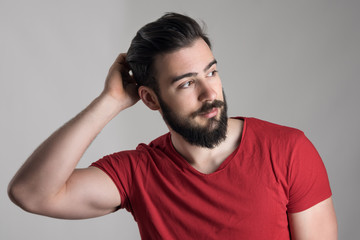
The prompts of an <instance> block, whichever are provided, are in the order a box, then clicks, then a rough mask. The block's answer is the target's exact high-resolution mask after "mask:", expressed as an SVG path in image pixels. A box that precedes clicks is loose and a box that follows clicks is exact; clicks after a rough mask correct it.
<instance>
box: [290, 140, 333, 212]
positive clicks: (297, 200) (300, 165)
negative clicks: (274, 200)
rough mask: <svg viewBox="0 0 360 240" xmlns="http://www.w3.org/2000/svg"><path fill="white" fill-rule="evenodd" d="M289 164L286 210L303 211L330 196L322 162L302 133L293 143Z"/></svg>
mask: <svg viewBox="0 0 360 240" xmlns="http://www.w3.org/2000/svg"><path fill="white" fill-rule="evenodd" d="M290 158H291V160H290V165H289V175H288V184H289V202H288V206H287V208H288V212H289V213H295V212H301V211H304V210H306V209H308V208H310V207H312V206H314V205H316V204H317V203H319V202H321V201H323V200H325V199H327V198H329V197H331V194H332V193H331V189H330V184H329V179H328V175H327V172H326V169H325V166H324V163H323V161H322V159H321V157H320V155H319V153H318V152H317V150H316V149H315V147H314V146H313V144H312V143H311V142H310V141H309V140H308V139H307V137H306V136H305V135H304V134H302V135H301V136H300V138H299V140H298V141H297V143H296V144H295V147H294V149H293V152H292V154H291V156H290Z"/></svg>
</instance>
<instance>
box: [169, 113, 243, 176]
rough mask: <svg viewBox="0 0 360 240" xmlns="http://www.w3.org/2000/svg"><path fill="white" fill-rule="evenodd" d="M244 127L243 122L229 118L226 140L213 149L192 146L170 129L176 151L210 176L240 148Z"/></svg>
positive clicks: (194, 166) (198, 169)
mask: <svg viewBox="0 0 360 240" xmlns="http://www.w3.org/2000/svg"><path fill="white" fill-rule="evenodd" d="M243 125H244V121H243V120H241V119H232V118H229V119H228V128H227V134H226V139H225V140H224V141H223V142H222V143H220V144H219V145H218V146H216V147H215V148H213V149H209V148H204V147H199V146H194V145H191V144H189V143H188V142H187V141H186V140H184V138H183V137H182V136H181V135H179V134H178V133H176V132H175V131H173V130H172V129H171V128H170V127H169V129H170V133H171V141H172V144H173V146H174V148H175V149H176V151H177V152H179V154H180V155H181V156H182V157H183V158H184V159H185V160H186V161H187V162H188V163H189V164H190V165H191V166H192V167H193V168H195V169H196V170H197V171H199V172H202V173H205V174H209V173H212V172H215V171H216V170H217V169H218V167H219V166H220V165H221V163H222V162H223V161H224V160H225V159H226V158H227V157H228V156H229V155H230V154H231V153H232V152H233V151H235V149H236V148H237V147H238V146H239V144H240V141H241V136H242V130H243Z"/></svg>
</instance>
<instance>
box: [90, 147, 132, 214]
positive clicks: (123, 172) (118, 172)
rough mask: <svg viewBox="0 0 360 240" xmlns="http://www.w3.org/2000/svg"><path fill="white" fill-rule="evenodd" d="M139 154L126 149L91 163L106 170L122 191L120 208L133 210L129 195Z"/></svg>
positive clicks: (120, 191)
mask: <svg viewBox="0 0 360 240" xmlns="http://www.w3.org/2000/svg"><path fill="white" fill-rule="evenodd" d="M137 155H138V154H137V153H136V151H124V152H119V153H114V154H111V155H107V156H105V157H103V158H101V159H100V160H98V161H96V162H94V163H92V164H91V166H93V167H97V168H99V169H101V170H102V171H104V172H105V173H106V174H107V175H108V176H109V177H110V178H111V179H112V180H113V182H114V183H115V185H116V187H117V189H118V190H119V193H120V197H121V205H120V208H126V209H127V210H128V211H131V209H130V208H131V206H130V204H129V196H130V194H131V185H132V181H133V178H134V176H133V175H134V172H135V169H136V166H137V161H138V157H137Z"/></svg>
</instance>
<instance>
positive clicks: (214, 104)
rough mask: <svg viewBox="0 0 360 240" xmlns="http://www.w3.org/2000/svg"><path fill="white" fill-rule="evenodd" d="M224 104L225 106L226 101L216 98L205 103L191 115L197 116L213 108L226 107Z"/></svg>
mask: <svg viewBox="0 0 360 240" xmlns="http://www.w3.org/2000/svg"><path fill="white" fill-rule="evenodd" d="M224 106H225V103H224V102H223V101H220V100H214V101H213V102H211V103H208V102H207V103H205V104H204V105H202V107H201V108H200V109H199V110H197V111H196V112H194V113H192V114H191V116H192V117H196V116H197V115H200V114H203V113H206V112H208V111H210V110H211V109H213V108H221V107H224Z"/></svg>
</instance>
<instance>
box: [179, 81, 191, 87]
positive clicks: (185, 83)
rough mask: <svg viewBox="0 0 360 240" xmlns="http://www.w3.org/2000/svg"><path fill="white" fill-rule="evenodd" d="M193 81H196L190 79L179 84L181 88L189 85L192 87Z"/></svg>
mask: <svg viewBox="0 0 360 240" xmlns="http://www.w3.org/2000/svg"><path fill="white" fill-rule="evenodd" d="M193 83H194V80H190V81H187V82H184V83H183V84H181V85H180V86H179V88H188V87H190V86H191V85H192V84H193Z"/></svg>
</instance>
